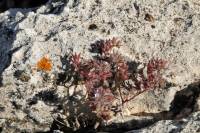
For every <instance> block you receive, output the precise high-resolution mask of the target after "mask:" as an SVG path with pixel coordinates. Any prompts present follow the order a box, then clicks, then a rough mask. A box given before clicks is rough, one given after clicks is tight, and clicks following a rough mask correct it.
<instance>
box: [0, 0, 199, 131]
mask: <svg viewBox="0 0 200 133" xmlns="http://www.w3.org/2000/svg"><path fill="white" fill-rule="evenodd" d="M52 1H54V0H52ZM199 5H200V2H199V1H198V0H167V1H165V0H143V1H141V0H135V1H133V0H117V1H116V0H95V1H94V0H82V1H80V0H75V1H74V0H64V1H59V0H55V1H54V2H53V3H51V2H49V3H47V4H46V5H43V6H41V7H39V8H37V9H10V10H8V11H6V12H4V13H1V14H0V34H1V36H0V76H1V80H0V81H1V87H0V98H1V100H0V127H1V128H0V130H1V129H2V131H3V132H39V131H48V130H50V128H51V125H52V123H53V122H54V121H55V118H54V117H53V116H52V115H54V116H55V117H56V116H58V115H59V114H60V113H63V112H64V110H63V108H62V107H63V105H62V104H64V105H66V106H67V105H71V104H69V103H70V102H69V101H70V100H69V98H72V99H73V98H74V97H71V94H73V92H74V91H73V89H70V90H69V91H68V90H66V89H67V88H66V87H64V86H62V85H55V78H56V77H57V76H58V74H59V73H62V72H63V71H64V68H67V65H68V62H66V61H64V59H65V57H64V56H65V55H66V54H67V53H69V52H70V51H71V50H70V49H73V52H77V53H81V55H82V57H83V58H85V59H88V58H91V57H92V56H93V54H91V53H90V52H89V50H88V48H89V46H90V44H91V43H94V42H95V41H97V40H100V39H108V38H112V37H118V38H119V39H120V40H121V41H122V44H124V45H123V46H122V47H121V48H120V49H116V51H117V52H119V53H120V54H122V56H124V57H125V58H126V59H127V60H134V61H141V62H144V63H145V62H147V60H148V59H149V58H151V57H158V58H163V59H165V60H167V61H168V62H169V68H168V70H167V71H166V72H165V74H164V76H165V78H166V79H167V81H168V82H170V83H173V84H174V85H175V87H168V88H166V89H163V90H155V91H149V92H146V93H144V94H142V95H140V96H138V97H137V98H136V99H134V100H132V101H130V102H129V103H127V104H128V105H127V106H128V108H123V113H124V115H125V116H126V118H128V119H125V120H122V119H121V117H118V116H117V117H116V118H113V121H111V122H110V123H112V122H113V123H114V122H116V119H117V118H119V119H118V120H117V121H118V122H119V121H120V122H122V121H123V122H124V123H126V122H127V121H130V119H129V118H132V119H133V120H134V119H135V117H134V118H133V117H132V116H131V115H133V114H138V113H139V114H140V113H149V114H152V113H153V114H156V113H158V114H159V113H162V112H165V111H170V108H171V103H172V102H173V101H174V97H175V95H176V93H177V92H178V91H181V90H182V89H184V88H185V87H186V86H188V85H189V84H192V83H193V82H195V81H196V80H198V79H199V77H200V71H199V68H200V52H199V51H200V45H199V42H200V30H199V29H200V15H199V13H200V6H199ZM44 56H46V57H48V58H49V59H51V61H52V63H53V67H52V70H51V72H49V73H48V74H45V73H44V72H41V71H38V70H37V62H38V61H39V60H40V59H41V58H42V57H44ZM69 93H70V94H69ZM69 95H70V97H69ZM192 95H193V94H191V97H192ZM195 98H196V97H195ZM195 98H194V99H195ZM77 99H81V97H80V96H78V97H75V100H77ZM63 100H64V101H63ZM73 104H74V103H73ZM84 106H85V105H84V104H83V105H81V106H79V105H76V107H80V108H83V107H84ZM196 107H197V110H198V109H199V100H198V103H197V104H196ZM66 108H67V109H68V108H69V107H68V106H67V107H66ZM70 109H71V108H70ZM73 109H74V108H73ZM86 109H87V108H86ZM187 109H188V108H186V109H185V110H187ZM80 110H81V109H80ZM191 110H193V109H190V111H188V112H190V113H191ZM197 110H196V111H197ZM72 111H73V110H72ZM85 112H87V111H85ZM88 112H89V111H88ZM65 113H66V114H67V115H69V116H70V114H69V112H65ZM198 114H199V113H194V114H193V116H190V117H188V118H186V121H184V119H183V123H181V122H177V121H174V120H162V119H161V118H160V117H159V118H155V119H154V118H152V119H148V118H149V117H146V116H142V117H141V119H140V118H137V119H138V120H139V121H140V120H141V121H142V122H144V123H145V120H146V119H147V122H148V121H150V122H152V121H153V123H154V122H155V121H158V122H157V123H155V124H154V125H153V126H150V127H148V128H144V129H141V130H137V132H147V131H148V132H155V133H159V132H161V131H162V133H165V132H166V133H167V132H170V131H181V132H183V133H185V132H191V133H192V132H195V131H196V132H198V128H196V127H198V126H199V120H198V119H197V118H198V117H199V115H198ZM73 116H76V114H73ZM144 117H145V118H144ZM150 117H151V116H150ZM126 120H127V121H126ZM66 123H67V122H66ZM136 123H137V122H136ZM130 125H131V124H130ZM164 125H166V126H165V127H164ZM183 128H184V129H183ZM128 129H131V127H128ZM55 132H61V131H55Z"/></svg>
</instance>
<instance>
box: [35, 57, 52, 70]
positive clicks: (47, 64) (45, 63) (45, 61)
mask: <svg viewBox="0 0 200 133" xmlns="http://www.w3.org/2000/svg"><path fill="white" fill-rule="evenodd" d="M37 69H38V70H42V71H45V72H48V71H51V69H52V63H51V60H50V59H49V58H47V57H43V58H42V59H40V60H39V61H38V63H37Z"/></svg>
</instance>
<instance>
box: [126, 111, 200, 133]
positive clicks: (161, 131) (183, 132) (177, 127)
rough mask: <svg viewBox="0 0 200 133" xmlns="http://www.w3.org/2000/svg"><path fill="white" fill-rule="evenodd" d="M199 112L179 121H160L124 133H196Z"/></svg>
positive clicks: (199, 117)
mask: <svg viewBox="0 0 200 133" xmlns="http://www.w3.org/2000/svg"><path fill="white" fill-rule="evenodd" d="M199 119H200V112H195V113H193V114H191V115H190V116H189V117H188V118H185V119H181V120H162V121H159V122H157V123H155V124H153V125H152V126H150V127H148V128H143V129H139V130H133V131H129V132H126V133H171V132H179V133H198V132H200V121H199Z"/></svg>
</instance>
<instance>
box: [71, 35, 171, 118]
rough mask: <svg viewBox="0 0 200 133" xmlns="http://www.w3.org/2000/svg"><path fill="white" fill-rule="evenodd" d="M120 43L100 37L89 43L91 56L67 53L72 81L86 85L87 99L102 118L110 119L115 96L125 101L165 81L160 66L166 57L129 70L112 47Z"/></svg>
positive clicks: (116, 98) (163, 66)
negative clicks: (92, 55) (86, 57)
mask: <svg viewBox="0 0 200 133" xmlns="http://www.w3.org/2000/svg"><path fill="white" fill-rule="evenodd" d="M120 44H121V43H120V41H119V40H117V38H113V39H109V40H105V41H104V40H101V41H98V42H96V43H94V44H92V45H91V49H90V51H91V52H95V53H96V56H95V57H94V58H93V59H90V60H84V59H82V58H81V55H80V54H77V53H75V54H72V55H71V57H70V64H71V70H72V71H73V72H72V73H73V78H74V80H75V82H74V84H76V85H77V84H79V83H83V84H84V85H85V86H86V89H87V102H88V104H89V106H90V107H91V109H92V111H93V112H95V113H96V114H97V116H98V117H99V118H101V119H103V120H109V119H110V118H111V116H112V115H113V114H114V113H113V111H115V110H116V109H117V108H118V107H117V106H119V104H116V100H118V101H119V100H120V101H121V105H124V103H126V102H128V101H130V100H132V99H134V98H135V97H136V96H138V95H139V94H141V93H143V92H145V91H148V90H151V89H155V88H158V87H163V86H164V85H165V80H164V79H163V78H162V70H163V69H165V68H166V65H167V62H166V61H164V60H162V59H155V58H153V59H151V60H149V62H148V63H146V64H145V63H143V65H144V67H143V68H141V69H138V70H137V71H134V72H130V71H129V70H130V69H131V68H130V66H129V65H128V62H127V61H126V60H125V59H124V58H123V56H122V55H120V54H118V53H116V52H114V51H113V48H115V47H116V48H119V47H120ZM145 70H146V73H145Z"/></svg>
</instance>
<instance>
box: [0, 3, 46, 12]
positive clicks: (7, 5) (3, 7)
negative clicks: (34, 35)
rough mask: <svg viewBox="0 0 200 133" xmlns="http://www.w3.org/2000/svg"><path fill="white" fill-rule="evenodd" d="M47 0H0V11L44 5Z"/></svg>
mask: <svg viewBox="0 0 200 133" xmlns="http://www.w3.org/2000/svg"><path fill="white" fill-rule="evenodd" d="M47 2H48V0H0V12H4V11H6V10H8V9H10V8H33V7H38V6H41V5H44V4H45V3H47Z"/></svg>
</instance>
